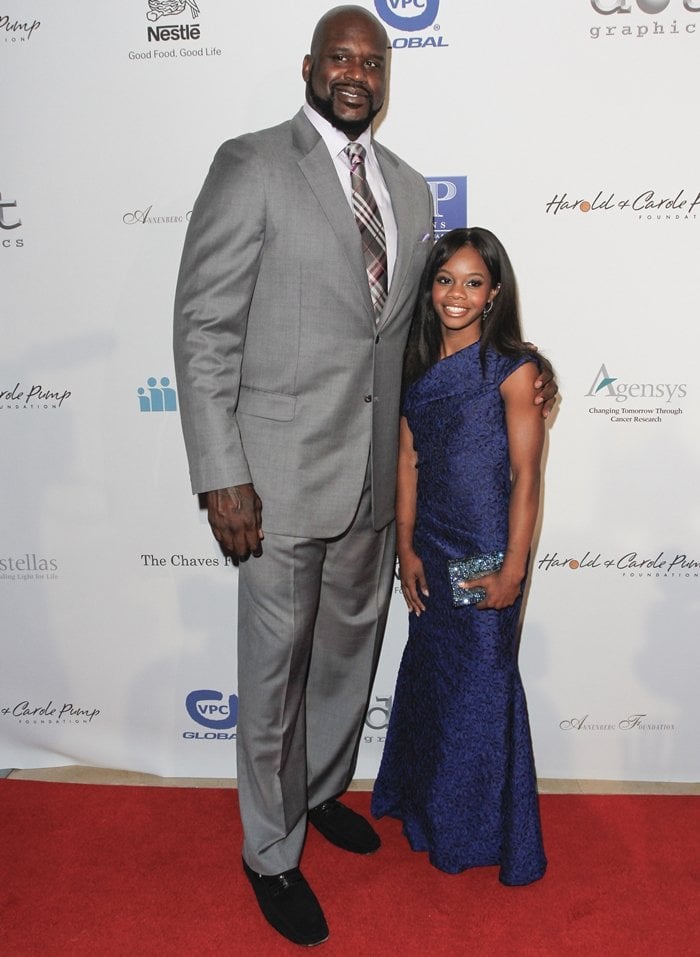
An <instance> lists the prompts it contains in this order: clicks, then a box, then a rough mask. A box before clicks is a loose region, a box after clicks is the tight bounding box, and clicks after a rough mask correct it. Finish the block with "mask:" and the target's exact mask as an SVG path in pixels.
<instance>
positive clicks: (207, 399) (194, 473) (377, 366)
mask: <svg viewBox="0 0 700 957" xmlns="http://www.w3.org/2000/svg"><path fill="white" fill-rule="evenodd" d="M374 148H375V152H376V155H377V158H378V160H379V164H380V166H381V169H382V174H383V176H384V179H385V181H386V184H387V187H388V189H389V193H390V195H391V201H392V205H393V209H394V215H395V217H396V223H397V227H398V251H397V259H396V264H395V267H394V273H393V279H392V283H391V288H390V290H389V298H388V301H387V303H386V305H385V307H384V310H383V313H382V316H381V320H380V322H379V325H378V326H376V325H375V319H374V313H373V310H372V303H371V300H370V295H369V287H368V283H367V277H366V273H365V265H364V260H363V255H362V247H361V242H360V234H359V230H358V228H357V225H356V223H355V220H354V218H353V215H352V211H351V209H350V207H349V204H348V202H347V200H346V199H345V196H344V194H343V192H342V189H341V187H340V184H339V182H338V176H337V173H336V171H335V168H334V165H333V162H332V160H331V158H330V156H329V154H328V150H327V148H326V146H325V144H324V142H323V140H322V139H321V137H320V136H319V135H318V133H317V132H316V130H315V129H314V128H313V126H312V125H311V123H309V121H308V119H307V118H306V117H305V116H304V114H303V112H301V111H300V112H299V113H298V114H297V115H296V116H295V117H294V118H293V119H292V120H290V121H288V122H286V123H282V124H281V125H280V126H276V127H274V128H272V129H269V130H262V131H260V132H257V133H251V134H247V135H245V136H241V137H239V138H237V139H234V140H229V141H228V142H226V143H224V144H223V145H222V146H221V147H220V149H219V150H218V152H217V154H216V156H215V158H214V161H213V163H212V166H211V169H210V171H209V175H208V176H207V179H206V181H205V183H204V186H203V187H202V191H201V193H200V195H199V197H198V199H197V201H196V203H195V206H194V209H193V212H192V217H191V220H190V224H189V228H188V231H187V237H186V240H185V247H184V251H183V255H182V262H181V265H180V274H179V278H178V284H177V293H176V300H175V330H174V346H175V366H176V373H177V381H178V392H179V401H180V411H181V417H182V425H183V432H184V436H185V444H186V447H187V453H188V458H189V463H190V473H191V478H192V488H193V491H195V492H202V491H208V490H210V489H216V488H224V487H226V486H229V485H239V484H242V483H246V482H253V483H254V484H255V488H256V490H257V492H258V494H259V495H260V497H261V498H262V502H263V528H264V529H266V530H267V531H270V532H276V533H279V534H285V535H295V536H300V537H306V536H308V537H319V538H329V537H333V536H335V535H338V534H340V533H341V532H342V531H344V530H345V528H347V526H348V525H349V524H350V522H351V520H352V517H353V514H354V510H355V508H356V506H357V503H358V500H359V497H360V492H361V490H362V484H363V480H364V476H365V472H366V467H367V459H368V455H369V453H370V449H371V470H372V472H371V476H372V502H373V520H374V525H375V528H377V529H379V528H382V527H384V525H386V524H387V523H388V522H390V521H391V519H392V518H393V508H394V490H395V476H396V450H397V437H398V419H399V392H400V380H401V363H402V354H403V350H404V345H405V341H406V335H407V332H408V326H409V323H410V318H411V312H412V309H413V305H414V302H415V295H416V288H417V283H418V278H419V276H420V273H421V270H422V268H423V266H424V264H425V260H426V258H427V255H428V253H429V251H430V248H431V242H430V241H429V240H427V241H426V240H425V238H424V237H426V235H427V234H430V235H431V236H432V204H431V200H430V193H429V190H428V188H427V186H426V184H425V181H424V180H423V179H422V177H421V176H420V175H419V174H418V173H416V172H415V171H414V170H412V169H411V168H410V167H409V166H407V165H406V164H405V163H403V162H402V161H401V160H400V159H399V158H398V157H397V156H395V155H394V154H393V153H391V152H390V151H389V150H387V149H385V148H384V147H383V146H381V145H380V144H378V143H376V142H375V144H374Z"/></svg>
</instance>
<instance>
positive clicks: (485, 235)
mask: <svg viewBox="0 0 700 957" xmlns="http://www.w3.org/2000/svg"><path fill="white" fill-rule="evenodd" d="M463 246H471V247H472V248H473V249H475V250H476V251H477V252H478V253H479V255H480V256H481V258H482V259H483V260H484V265H485V266H486V268H487V270H488V272H489V276H490V277H491V285H492V286H494V287H495V286H498V285H500V289H499V291H498V295H497V296H496V297H495V298H494V300H493V302H492V305H491V311H490V312H489V317H488V319H487V320H486V321H485V322H484V323H483V328H482V332H481V340H480V346H479V355H480V359H481V367H482V369H483V368H484V366H485V362H486V350H487V349H488V348H489V346H490V347H491V348H492V349H495V350H496V352H500V353H501V354H502V355H506V356H518V355H523V354H525V353H529V352H530V350H529V349H528V348H527V346H526V345H525V343H524V342H523V336H522V331H521V327H520V314H519V310H518V291H517V286H516V282H515V274H514V273H513V267H512V266H511V264H510V259H509V258H508V253H507V252H506V251H505V249H504V248H503V245H502V243H501V241H500V240H499V239H498V238H497V237H496V236H494V234H493V233H492V232H490V231H489V230H488V229H482V228H481V227H480V226H472V227H471V228H470V229H453V230H452V231H451V232H449V233H446V234H445V235H444V236H443V237H442V238H441V239H439V240H438V241H437V242H436V243H435V245H434V246H433V248H432V250H431V252H430V256H429V257H428V261H427V263H426V264H425V269H424V270H423V275H422V276H421V280H420V285H419V287H418V298H417V300H416V307H415V310H414V313H413V321H412V323H411V329H410V332H409V334H408V343H407V345H406V352H405V353H404V388H406V386H409V385H410V384H411V383H412V382H415V381H416V379H419V378H420V377H421V376H422V375H423V373H424V372H426V371H427V370H428V369H429V368H430V367H431V366H432V365H434V364H435V363H436V362H437V361H438V359H439V358H440V349H441V347H442V333H441V331H440V320H439V319H438V317H437V314H436V312H435V310H434V308H433V282H434V281H435V276H436V275H437V273H438V270H440V269H441V268H442V267H443V266H444V265H445V263H446V262H447V260H448V259H451V258H452V256H454V254H455V253H456V252H457V251H458V250H459V249H461V248H462V247H463Z"/></svg>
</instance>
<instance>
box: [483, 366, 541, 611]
mask: <svg viewBox="0 0 700 957" xmlns="http://www.w3.org/2000/svg"><path fill="white" fill-rule="evenodd" d="M538 375H539V372H538V369H537V366H536V365H535V364H534V363H533V362H526V363H525V364H524V365H522V366H520V367H519V368H518V369H516V370H515V372H513V374H512V375H510V376H508V378H507V379H506V380H505V382H503V384H502V385H501V395H502V396H503V401H504V403H505V410H506V429H507V432H508V454H509V456H510V470H511V476H512V484H511V492H510V503H509V507H508V545H507V546H506V551H505V558H504V559H503V567H502V568H501V570H500V572H498V573H497V574H495V575H489V576H487V577H485V578H483V579H481V580H480V581H479V584H480V585H483V586H484V588H485V589H486V599H485V601H483V602H480V603H479V606H478V607H479V608H507V607H508V606H509V605H512V604H513V602H514V601H515V600H516V598H517V597H518V595H519V594H520V587H521V584H522V581H523V578H524V577H525V570H526V565H527V556H528V553H529V551H530V545H531V543H532V536H533V533H534V531H535V523H536V521H537V511H538V508H539V501H540V463H541V459H542V447H543V445H544V420H543V418H542V415H541V413H540V409H539V408H538V407H537V406H535V405H533V403H532V388H533V384H534V382H535V380H536V378H537V376H538Z"/></svg>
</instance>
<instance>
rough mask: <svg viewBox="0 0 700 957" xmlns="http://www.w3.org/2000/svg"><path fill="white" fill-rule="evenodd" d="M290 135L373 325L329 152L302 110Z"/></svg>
mask: <svg viewBox="0 0 700 957" xmlns="http://www.w3.org/2000/svg"><path fill="white" fill-rule="evenodd" d="M292 134H293V140H294V144H295V146H296V147H297V148H298V149H299V150H300V151H301V152H302V153H303V154H304V155H303V156H302V157H301V159H300V160H299V168H300V170H301V172H302V173H303V175H304V176H305V178H306V181H307V183H308V184H309V187H310V189H311V190H312V192H313V193H314V195H315V197H316V199H317V200H318V203H319V206H320V207H321V209H322V210H323V213H324V215H325V216H326V219H327V220H328V222H329V223H330V225H331V227H332V228H333V231H334V232H335V234H336V236H337V237H338V241H339V243H340V246H341V247H342V249H343V252H344V254H345V257H346V259H347V261H348V266H349V267H350V272H351V273H352V275H353V277H354V279H355V282H356V283H357V286H358V291H359V294H360V296H361V297H362V301H363V303H364V305H365V308H366V311H367V314H368V316H369V318H370V320H371V323H372V328H374V309H373V308H372V297H371V296H370V292H369V283H368V282H367V272H366V270H365V260H364V256H363V255H362V244H361V243H360V242H358V236H359V232H358V229H357V223H356V222H355V219H354V217H353V215H352V210H351V209H350V206H349V205H348V203H347V200H346V199H345V195H344V193H343V191H342V189H341V186H340V183H339V182H338V174H337V173H336V171H335V166H334V165H333V161H332V159H331V158H330V156H329V155H328V150H327V149H326V145H325V143H324V142H323V140H322V138H321V137H320V136H319V135H318V133H317V132H316V130H315V129H314V128H313V126H312V125H311V123H309V121H308V120H307V119H306V117H305V116H304V114H303V112H300V113H298V114H297V115H296V116H295V117H294V119H293V120H292ZM310 225H311V224H310Z"/></svg>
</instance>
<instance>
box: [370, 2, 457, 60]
mask: <svg viewBox="0 0 700 957" xmlns="http://www.w3.org/2000/svg"><path fill="white" fill-rule="evenodd" d="M374 8H375V10H376V11H377V13H378V14H379V16H380V17H381V19H382V20H383V21H384V23H386V24H387V26H389V27H391V28H392V29H394V30H401V31H402V32H403V33H409V34H411V36H399V37H393V38H390V39H389V42H390V44H391V47H392V49H394V50H405V49H411V50H416V49H425V48H426V47H446V46H449V44H448V43H447V42H446V40H445V38H444V36H442V34H440V24H439V23H437V22H436V21H437V15H438V11H439V9H440V0H374ZM421 30H431V31H432V32H431V33H430V34H429V35H428V36H425V37H418V36H415V35H414V34H416V33H419V32H420V31H421Z"/></svg>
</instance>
